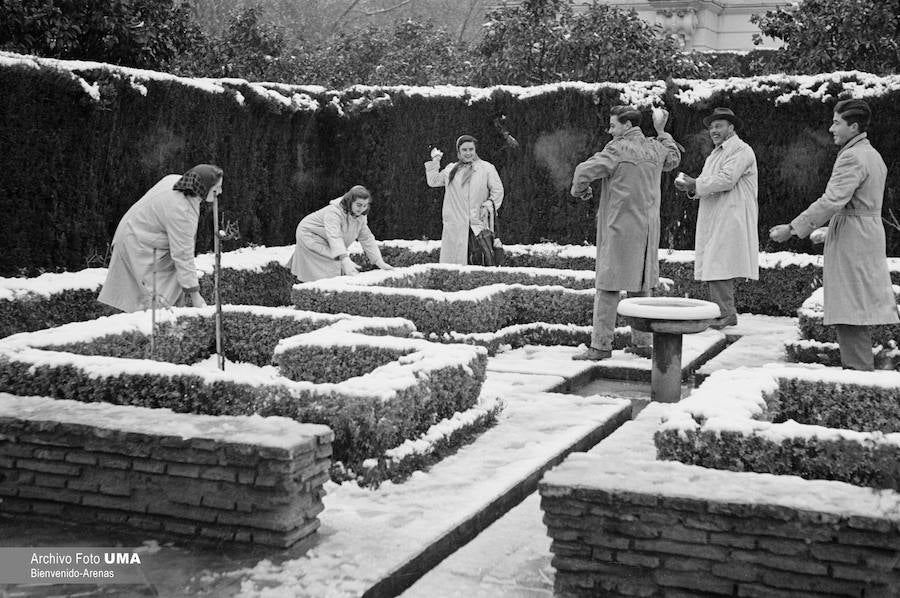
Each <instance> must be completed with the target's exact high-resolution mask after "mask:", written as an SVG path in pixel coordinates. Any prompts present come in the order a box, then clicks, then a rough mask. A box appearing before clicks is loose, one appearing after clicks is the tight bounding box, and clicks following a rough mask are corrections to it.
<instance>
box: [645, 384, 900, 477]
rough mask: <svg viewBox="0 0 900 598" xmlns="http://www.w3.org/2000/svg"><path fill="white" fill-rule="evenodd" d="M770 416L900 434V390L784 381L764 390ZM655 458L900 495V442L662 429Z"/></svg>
mask: <svg viewBox="0 0 900 598" xmlns="http://www.w3.org/2000/svg"><path fill="white" fill-rule="evenodd" d="M763 398H764V399H765V402H766V405H767V409H766V415H767V419H769V420H770V421H772V422H773V423H775V424H778V423H782V422H786V421H788V420H793V421H796V422H798V423H801V424H809V425H816V426H824V427H827V428H835V429H844V430H855V431H857V432H877V433H883V434H889V433H895V432H900V388H896V387H887V386H874V385H873V386H865V385H860V384H838V383H834V382H828V381H816V380H807V379H798V378H785V377H779V378H778V388H777V390H775V391H774V392H771V393H764V394H763ZM654 442H655V444H656V448H657V458H659V459H668V460H676V461H681V462H682V463H687V464H690V465H700V466H703V467H712V468H716V469H727V470H731V471H753V472H757V473H772V474H777V475H798V476H800V477H803V478H807V479H827V480H837V481H843V482H848V483H851V484H857V485H861V486H871V487H873V488H890V489H894V490H900V445H898V444H896V443H890V442H877V441H865V442H858V441H854V440H848V439H846V438H820V437H818V436H815V435H812V436H800V435H797V436H794V437H791V438H787V439H784V440H782V441H780V442H775V441H773V440H770V439H768V438H765V437H764V436H763V435H756V434H750V435H745V434H742V433H739V432H732V431H718V430H706V429H704V428H703V423H702V421H701V423H700V427H699V428H698V429H681V428H678V429H671V428H667V429H663V430H658V431H657V432H656V433H655V435H654Z"/></svg>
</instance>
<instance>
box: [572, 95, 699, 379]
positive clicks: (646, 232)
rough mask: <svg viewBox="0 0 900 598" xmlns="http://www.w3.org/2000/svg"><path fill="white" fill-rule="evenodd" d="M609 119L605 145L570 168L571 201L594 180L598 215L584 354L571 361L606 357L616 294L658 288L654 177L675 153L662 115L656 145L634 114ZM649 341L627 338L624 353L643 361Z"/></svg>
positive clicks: (636, 335) (625, 110)
mask: <svg viewBox="0 0 900 598" xmlns="http://www.w3.org/2000/svg"><path fill="white" fill-rule="evenodd" d="M609 112H610V115H609V128H608V129H607V130H608V131H609V133H610V134H611V135H612V136H613V139H612V141H610V142H609V143H607V144H606V147H604V148H603V151H601V152H598V153H596V154H594V155H593V156H592V157H590V158H588V159H587V160H585V161H584V162H582V163H581V164H579V165H578V166H577V167H576V168H575V174H574V176H573V177H572V189H571V194H572V196H573V197H577V198H580V199H582V200H588V199H590V198H591V197H592V196H593V192H592V191H591V187H590V184H591V182H592V181H594V180H597V179H601V180H602V186H601V191H600V202H599V203H600V205H599V207H598V208H597V262H596V273H597V277H596V281H595V286H596V289H597V290H596V294H595V295H594V328H593V332H592V334H591V346H590V347H589V348H588V349H587V350H586V351H585V352H583V353H580V354H578V355H575V356H574V357H573V359H582V360H584V359H586V360H590V361H599V360H601V359H607V358H609V357H610V356H612V341H613V333H614V331H615V326H616V308H617V307H618V305H619V292H620V291H627V292H628V294H629V296H632V297H646V296H648V295H649V294H650V291H651V290H652V289H653V288H654V287H656V286H657V285H658V284H659V202H660V188H659V184H660V177H661V176H662V173H663V172H667V171H670V170H672V169H674V168H675V167H677V166H678V164H679V163H680V162H681V150H679V148H678V145H677V144H676V143H675V140H674V139H672V136H671V135H669V134H668V133H666V132H665V127H666V122H668V120H669V113H668V112H667V111H665V110H662V109H654V111H653V128H654V129H656V135H657V137H656V139H652V138H647V137H645V136H644V134H643V132H641V128H640V123H641V113H640V111H638V110H637V109H636V108H633V107H631V106H615V107H613V108H612V109H611V110H610V111H609ZM650 344H651V335H650V334H649V333H646V332H636V331H632V339H631V346H630V347H629V348H630V350H631V351H632V352H634V353H638V354H641V355H644V356H646V357H649V353H650Z"/></svg>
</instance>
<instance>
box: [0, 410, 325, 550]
mask: <svg viewBox="0 0 900 598" xmlns="http://www.w3.org/2000/svg"><path fill="white" fill-rule="evenodd" d="M332 438H333V435H332V432H331V430H330V429H329V428H327V427H326V426H320V425H309V424H300V423H297V422H295V421H293V420H290V419H287V418H281V417H277V418H262V417H256V416H253V417H213V416H201V415H191V414H179V413H173V412H171V411H169V410H167V409H145V408H140V407H126V406H115V405H109V404H103V403H80V402H76V401H56V400H53V399H45V398H35V397H28V398H23V397H14V396H12V395H6V394H0V513H3V514H6V515H12V516H21V515H26V516H41V517H51V518H58V519H62V520H65V521H68V522H73V521H75V522H85V523H91V524H94V525H96V524H103V525H107V524H113V525H121V526H126V527H131V528H138V529H141V530H148V531H153V532H158V533H159V534H161V535H164V536H166V535H172V536H189V537H192V538H201V539H209V540H212V541H222V540H224V541H235V542H251V543H257V544H266V545H273V546H281V547H286V546H290V545H292V544H294V543H295V542H297V541H298V540H301V539H302V538H305V537H306V536H308V535H310V534H312V533H313V532H315V530H316V529H317V528H318V526H319V521H318V519H317V517H316V516H317V515H318V513H320V512H321V511H322V508H323V505H322V496H323V495H324V490H323V484H324V482H325V481H326V480H327V479H328V468H329V466H330V464H331V458H330V457H331V440H332Z"/></svg>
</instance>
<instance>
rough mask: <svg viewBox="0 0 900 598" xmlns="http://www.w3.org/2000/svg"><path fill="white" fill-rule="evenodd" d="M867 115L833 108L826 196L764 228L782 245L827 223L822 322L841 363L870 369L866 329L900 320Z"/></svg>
mask: <svg viewBox="0 0 900 598" xmlns="http://www.w3.org/2000/svg"><path fill="white" fill-rule="evenodd" d="M871 118H872V110H871V109H870V108H869V105H868V104H867V103H866V102H865V101H864V100H843V101H840V102H838V103H837V104H836V105H835V107H834V114H833V115H832V120H831V127H830V128H829V129H828V131H829V132H830V133H831V135H832V137H833V138H834V143H835V144H836V145H838V146H840V148H841V149H840V150H839V151H838V155H837V160H835V162H834V167H833V168H832V169H831V178H830V179H829V180H828V185H827V186H826V187H825V192H824V193H823V194H822V196H821V197H820V198H819V199H817V200H816V201H814V202H813V203H812V205H810V206H809V207H808V208H806V210H804V211H803V213H801V214H800V215H799V216H797V217H796V218H794V219H793V220H792V221H791V222H790V224H779V225H778V226H774V227H772V230H770V231H769V237H771V238H772V240H773V241H777V242H779V243H783V242H785V241H787V240H788V239H790V238H791V237H792V236H794V235H797V236H798V237H800V238H801V239H804V238H806V237H807V236H809V234H810V233H811V232H812V231H813V230H814V229H815V228H816V227H818V226H821V225H822V224H824V223H825V222H828V233H827V234H826V235H825V251H824V254H825V264H824V268H823V270H824V271H823V273H822V286H823V287H824V293H825V317H824V322H825V324H828V325H833V326H835V327H836V328H837V331H836V332H837V338H838V345H839V346H840V350H841V365H842V366H843V367H844V368H845V369H852V370H872V369H874V366H875V363H874V361H875V360H874V356H873V354H872V331H871V330H869V326H872V325H878V324H896V323H897V322H898V321H900V319H898V316H897V302H896V301H895V300H894V293H893V291H892V290H891V274H890V271H889V270H888V265H887V258H886V257H885V239H884V225H883V224H882V223H881V205H882V201H883V200H884V186H885V181H886V179H887V166H886V165H885V163H884V160H883V159H882V158H881V154H879V153H878V151H876V149H875V148H874V147H872V144H871V143H869V140H868V138H867V134H866V130H867V129H868V128H869V122H870V120H871Z"/></svg>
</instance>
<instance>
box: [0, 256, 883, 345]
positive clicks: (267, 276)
mask: <svg viewBox="0 0 900 598" xmlns="http://www.w3.org/2000/svg"><path fill="white" fill-rule="evenodd" d="M380 246H381V253H382V255H383V256H384V257H385V259H386V261H387V262H388V263H390V264H392V265H394V266H396V267H404V266H411V265H417V264H428V263H436V262H437V261H438V251H439V250H437V249H430V250H427V251H419V250H413V249H410V248H409V247H408V246H406V245H404V244H402V242H400V243H399V244H391V242H384V243H381V244H380ZM262 249H263V250H264V249H265V248H262ZM565 251H566V247H562V246H561V247H558V248H557V249H556V251H553V250H551V249H548V246H547V245H536V246H533V247H531V246H529V247H526V248H522V247H521V246H517V247H515V248H510V249H509V250H508V251H507V254H506V255H507V261H506V265H507V266H508V267H531V268H553V269H570V270H593V269H594V259H593V258H592V257H585V256H574V257H573V256H571V255H564V254H562V252H565ZM663 255H664V254H663ZM354 257H359V258H360V259H362V256H354ZM363 264H365V262H363ZM364 268H369V269H370V268H371V266H366V265H364ZM505 270H506V268H495V269H492V270H490V271H489V272H487V273H485V274H484V275H479V277H480V278H473V280H477V281H478V282H479V283H480V282H481V280H483V279H488V280H491V279H492V278H493V282H501V281H503V279H504V278H506V279H508V277H506V276H505V274H504V271H505ZM660 275H661V276H664V277H666V278H670V279H672V280H673V282H674V288H673V289H672V291H671V294H672V295H675V296H689V297H695V298H698V299H707V298H708V295H707V287H706V285H705V284H703V283H701V282H699V281H695V280H693V276H694V269H693V262H689V261H688V262H684V261H667V260H665V259H662V260H660ZM554 276H557V275H554V274H548V275H547V281H548V282H549V280H552V279H553V278H554ZM821 277H822V269H821V268H820V267H819V266H816V265H806V266H802V267H801V266H797V265H788V266H785V267H777V268H761V269H760V280H759V281H746V280H744V281H738V282H737V284H736V287H735V305H736V306H737V309H738V311H739V312H741V313H759V314H767V315H776V316H794V315H796V313H797V309H798V308H799V307H800V306H801V305H802V304H803V301H805V300H806V298H807V297H809V295H810V293H812V291H813V290H814V289H815V288H817V287H818V286H820V284H821ZM891 277H892V279H893V281H894V284H900V272H892V273H891ZM295 282H296V279H295V278H294V277H293V275H292V274H291V273H290V271H289V270H288V269H287V268H285V267H284V266H283V265H282V264H280V263H278V262H275V261H273V262H270V263H269V264H266V265H265V266H264V267H263V268H261V269H260V270H258V271H257V270H240V269H236V268H223V269H222V283H221V295H222V301H223V303H230V304H248V305H264V306H272V307H277V306H283V305H290V304H292V302H293V301H292V299H291V287H292V285H293V284H294V283H295ZM212 284H213V280H212V276H209V275H206V276H201V277H200V288H201V293H203V295H204V297H207V298H209V299H212ZM471 284H472V285H473V286H477V285H476V284H475V283H474V282H473V283H471ZM585 284H587V286H583V285H585ZM567 286H570V288H589V287H590V284H588V283H584V282H583V281H577V280H575V279H573V280H572V282H571V283H567ZM99 290H100V289H99V286H98V287H97V288H96V289H93V290H91V289H69V290H65V291H62V292H59V293H54V294H52V295H50V296H49V297H44V296H42V295H37V294H34V293H29V294H25V295H24V296H22V297H20V298H17V299H12V300H10V299H0V337H3V336H8V335H10V334H15V333H17V332H28V331H32V330H38V329H41V328H50V327H53V326H59V325H61V324H65V323H68V322H75V321H82V320H91V319H94V318H96V317H99V316H102V315H111V314H112V313H113V312H114V311H115V310H113V309H112V308H110V307H108V306H105V305H103V304H101V303H98V302H97V301H96V297H97V293H98V292H99ZM803 325H806V326H810V327H812V326H814V324H813V323H808V324H803ZM817 330H818V329H817ZM823 331H824V332H822V333H819V332H810V334H824V335H829V334H831V335H833V332H832V331H831V330H830V329H829V328H827V327H824V328H823ZM895 334H896V333H894V332H885V333H884V334H883V335H881V336H879V337H878V338H882V336H884V337H891V338H893V337H892V336H891V335H895ZM825 338H828V337H827V336H826V337H825Z"/></svg>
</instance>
